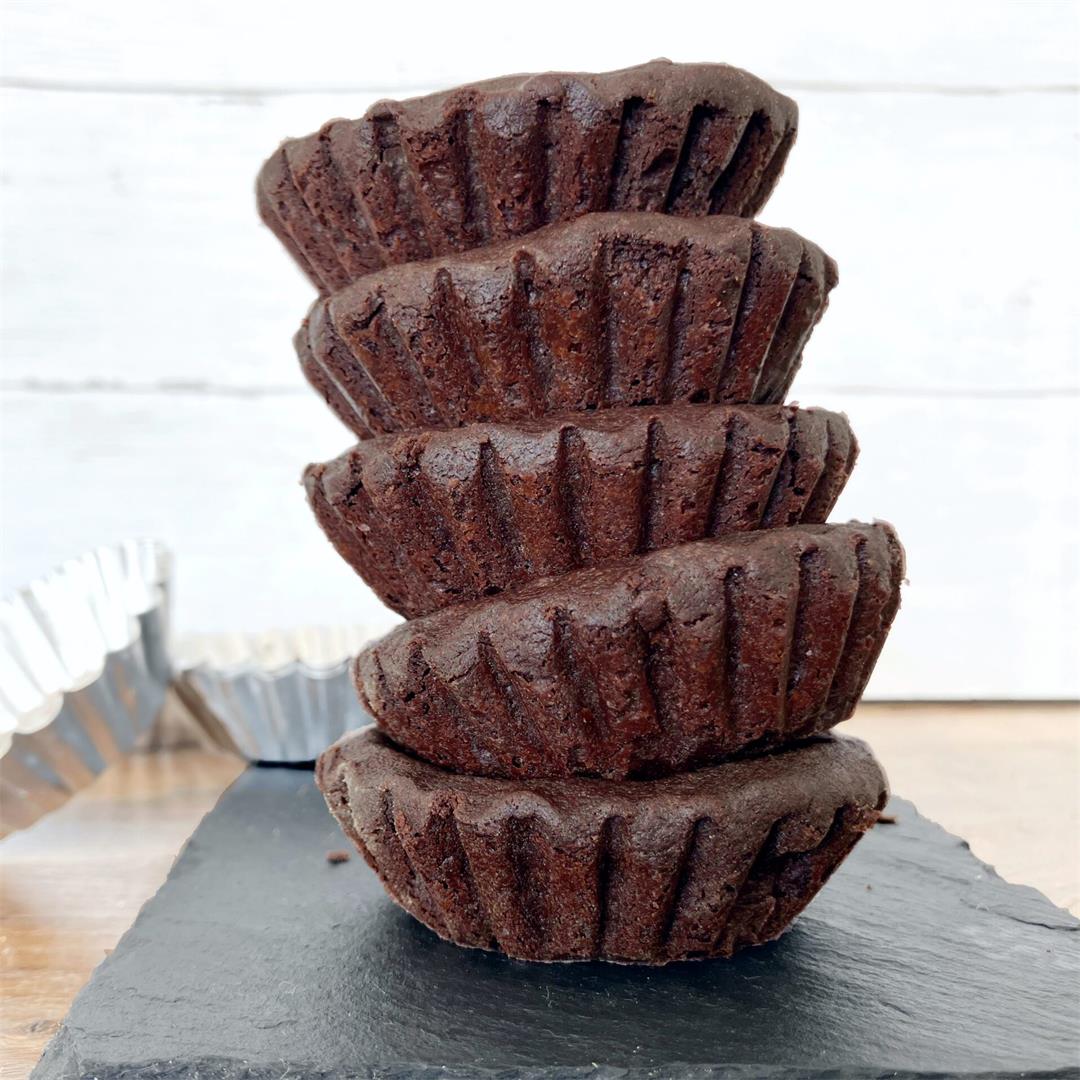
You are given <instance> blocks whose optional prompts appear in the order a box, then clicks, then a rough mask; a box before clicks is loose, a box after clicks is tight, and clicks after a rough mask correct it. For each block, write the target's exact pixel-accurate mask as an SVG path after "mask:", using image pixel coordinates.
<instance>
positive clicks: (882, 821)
mask: <svg viewBox="0 0 1080 1080" xmlns="http://www.w3.org/2000/svg"><path fill="white" fill-rule="evenodd" d="M877 823H878V824H879V825H895V824H896V815H895V814H878V819H877Z"/></svg>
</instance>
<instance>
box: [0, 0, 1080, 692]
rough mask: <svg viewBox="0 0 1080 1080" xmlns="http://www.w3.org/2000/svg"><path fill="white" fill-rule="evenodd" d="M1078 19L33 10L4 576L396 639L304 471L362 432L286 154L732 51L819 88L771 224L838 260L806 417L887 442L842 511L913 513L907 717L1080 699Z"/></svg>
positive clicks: (9, 179)
mask: <svg viewBox="0 0 1080 1080" xmlns="http://www.w3.org/2000/svg"><path fill="white" fill-rule="evenodd" d="M1078 20H1080V11H1078V7H1077V5H1076V4H1075V3H1073V2H1071V0H1027V2H1025V0H1016V2H1001V0H998V2H995V3H988V2H979V3H961V2H953V3H940V2H936V3H925V2H916V3H912V2H907V3H905V4H903V5H879V4H872V3H865V2H859V3H854V2H852V3H848V2H843V3H838V2H833V3H828V2H823V3H818V4H805V3H796V2H791V3H762V2H760V0H759V2H757V3H752V4H746V3H731V4H726V3H716V2H713V3H709V4H707V5H705V4H701V5H698V4H693V3H691V4H681V5H666V6H665V5H658V4H656V3H655V2H654V3H651V4H626V3H624V4H620V5H586V4H583V3H580V2H578V3H563V2H550V0H549V2H541V3H538V4H534V5H528V4H506V3H500V4H488V3H457V4H450V3H439V4H431V3H415V2H414V3H403V4H399V5H375V4H363V3H361V2H358V0H339V2H330V0H309V2H308V3H306V4H303V5H296V4H295V3H290V4H284V3H273V2H269V0H267V2H264V3H260V4H255V3H252V2H239V3H227V2H215V0H188V2H187V3H185V4H175V3H164V2H159V0H153V2H139V0H98V2H96V3H94V4H87V3H79V2H77V0H33V2H26V3H16V2H10V0H9V2H7V3H5V5H4V15H3V26H2V34H3V71H2V88H0V92H2V98H0V101H2V128H0V131H2V144H0V153H2V156H3V177H2V179H3V185H2V187H0V200H2V203H0V205H2V233H0V235H2V242H3V272H4V279H3V293H2V296H3V339H2V341H3V386H2V393H3V396H2V405H3V412H2V419H3V442H2V453H0V456H2V480H3V488H2V495H3V502H2V515H3V516H2V525H3V585H4V588H5V590H6V589H7V588H10V587H12V586H15V585H17V584H19V583H20V582H22V581H24V580H26V579H28V578H29V577H31V576H33V575H35V574H38V573H41V572H43V571H45V570H47V569H48V568H49V567H50V566H51V565H52V564H54V563H56V562H58V561H59V560H61V559H63V558H65V557H68V556H70V555H73V554H75V553H77V552H79V551H80V550H82V549H84V548H87V547H90V546H93V545H95V544H98V543H102V542H106V541H110V540H113V539H117V538H120V537H122V536H125V535H129V534H149V535H153V536H157V537H160V538H161V539H163V540H165V541H166V542H167V543H168V544H169V545H170V546H171V547H172V548H173V549H174V551H175V552H176V554H177V561H178V570H177V575H178V580H177V604H176V617H177V623H178V627H179V629H181V630H186V631H213V630H244V629H251V630H261V629H266V628H268V627H271V626H295V625H297V624H314V623H362V624H365V625H367V626H370V628H371V629H372V630H373V631H377V630H381V629H383V628H385V627H387V626H389V625H390V624H391V623H392V622H393V621H395V618H396V617H394V616H392V615H391V614H390V613H389V612H386V611H385V609H382V608H381V607H380V605H379V604H378V603H377V601H376V600H375V599H374V597H373V596H372V595H371V593H370V592H369V591H368V590H367V589H366V588H365V587H364V586H363V585H362V584H361V583H360V582H359V581H358V580H356V579H355V578H354V577H353V576H352V574H351V572H350V571H349V570H348V569H347V568H346V567H345V566H344V565H343V564H342V563H340V561H339V560H338V559H337V557H336V556H335V555H334V554H333V552H332V551H331V549H330V548H329V547H328V546H327V544H326V543H325V541H324V540H323V539H322V536H321V534H320V533H319V532H318V530H317V529H316V527H315V526H314V524H313V523H312V521H311V520H310V519H309V516H308V512H307V509H306V506H305V504H304V500H303V497H302V493H301V491H300V488H299V485H298V483H297V478H298V475H299V472H300V468H301V466H302V465H303V464H304V463H305V462H307V461H308V460H315V459H319V458H320V457H324V456H328V455H331V454H333V453H336V452H337V451H339V450H340V449H343V448H344V446H345V445H346V444H347V442H348V438H347V435H346V433H345V431H344V429H342V428H341V427H340V426H339V425H338V424H337V423H336V421H334V420H333V419H332V418H331V416H330V414H329V413H328V412H326V410H325V409H324V408H323V406H322V405H321V403H320V402H319V401H318V400H316V398H315V397H314V396H313V395H312V394H311V393H310V392H308V390H307V389H306V386H305V385H304V384H303V383H302V380H301V378H300V375H299V372H298V370H297V367H296V364H295V362H294V359H293V355H292V352H291V347H290V343H289V340H290V337H291V334H292V332H293V330H294V329H295V326H296V325H297V323H298V321H299V319H300V317H301V316H302V314H303V312H304V310H305V308H306V306H307V304H308V303H309V301H310V300H311V298H312V294H311V290H310V287H309V286H308V285H307V284H306V282H305V281H304V280H303V279H302V278H301V277H300V275H299V274H298V273H297V272H296V271H295V270H293V268H292V266H291V264H290V262H289V260H288V259H287V258H286V256H285V255H284V254H283V252H281V251H280V250H279V249H278V246H277V243H276V241H275V240H274V239H273V238H272V237H271V236H270V234H269V233H268V232H267V231H266V230H264V229H262V228H261V227H260V226H259V224H258V221H257V218H256V215H255V211H254V206H253V199H252V192H251V189H252V181H253V178H254V175H255V172H256V170H257V168H258V166H259V164H260V162H261V161H262V159H263V157H264V156H265V155H266V154H267V153H269V151H270V150H271V149H272V148H273V147H274V146H275V144H276V143H277V142H278V140H279V139H281V138H282V137H284V136H286V135H299V134H304V133H306V132H307V131H309V130H312V129H314V128H316V127H317V126H318V125H319V124H320V123H321V122H322V121H323V120H325V119H327V118H328V117H330V116H333V115H350V116H351V115H357V114H359V113H361V112H362V111H363V110H364V109H365V108H366V107H367V105H368V104H370V103H371V102H372V101H373V100H375V99H376V98H377V97H381V96H402V95H403V94H408V93H413V92H421V91H424V90H427V89H432V88H435V87H438V86H443V85H447V84H452V83H454V82H458V81H462V80H467V79H473V78H479V77H483V76H488V75H493V74H497V73H500V72H503V71H507V70H541V69H547V68H564V69H565V68H570V69H574V68H585V69H592V70H602V69H606V68H611V67H617V66H623V65H625V64H630V63H636V62H640V61H642V60H645V59H648V58H650V57H652V56H656V55H668V56H671V57H672V58H673V59H681V60H686V59H703V58H707V59H720V60H726V61H728V62H731V63H735V64H738V65H741V66H744V67H748V68H750V69H751V70H753V71H755V72H757V73H758V74H761V75H762V76H764V77H766V78H767V79H769V80H770V81H772V82H774V83H775V84H776V85H778V86H779V87H780V88H781V89H784V90H786V91H787V92H789V93H792V94H793V95H794V96H796V97H797V98H798V100H799V104H800V107H801V111H802V121H801V130H800V134H799V140H798V143H797V145H796V147H795V150H794V153H793V155H792V158H791V161H790V164H789V166H788V169H787V171H786V173H785V175H784V177H783V180H782V182H781V184H780V186H779V188H778V191H777V193H776V195H775V197H774V198H773V200H772V201H771V203H770V204H769V206H768V207H767V209H766V212H765V214H764V215H763V216H764V219H765V220H766V221H768V222H770V223H772V224H780V225H790V226H792V227H794V228H796V229H798V230H799V231H800V232H803V233H804V234H806V235H807V236H809V237H810V238H812V239H814V240H816V241H818V242H820V243H821V244H822V245H823V246H824V247H825V248H826V250H828V251H829V252H830V253H831V254H833V255H834V256H835V257H836V259H837V260H838V262H839V264H840V268H841V285H840V287H839V288H838V290H837V291H836V292H835V293H834V300H833V304H832V306H831V308H830V311H829V313H828V315H827V317H826V319H825V322H824V323H823V324H822V326H821V327H820V328H819V329H818V331H817V334H816V335H815V337H814V340H813V342H812V343H811V346H810V348H809V349H808V351H807V357H806V364H805V366H804V369H803V373H802V375H801V376H800V378H799V380H798V381H797V383H796V386H795V397H796V398H797V400H799V401H801V402H803V403H804V404H820V405H824V406H828V407H830V408H840V409H844V410H845V411H847V412H848V414H849V415H850V416H851V418H852V421H853V424H854V426H855V429H856V431H857V433H858V435H859V437H860V440H861V442H862V446H863V454H862V459H861V461H860V464H859V467H858V469H857V471H856V474H855V477H854V478H853V480H852V482H851V484H850V486H849V488H848V491H847V492H846V493H845V495H844V497H843V501H842V503H841V505H840V506H839V507H838V510H837V515H836V516H838V517H840V518H846V517H863V518H868V517H869V518H872V517H884V518H887V519H890V520H892V521H893V522H895V523H896V524H897V526H898V527H899V529H900V531H901V534H902V536H903V538H904V540H905V543H906V545H907V548H908V553H909V564H910V570H909V573H910V579H911V584H910V587H909V588H908V590H907V592H906V595H905V603H904V608H903V610H902V612H901V616H900V618H899V620H898V623H897V626H896V631H895V633H894V635H893V637H892V639H891V641H890V643H889V647H888V649H887V650H886V653H885V656H884V657H883V659H882V662H881V664H880V666H879V669H878V672H877V674H876V676H875V678H874V681H873V684H872V686H871V691H870V695H871V696H873V697H879V698H971V697H974V698H979V697H986V698H1004V697H1067V696H1076V695H1078V694H1080V672H1078V669H1080V663H1078V658H1080V635H1078V622H1080V616H1078V614H1077V613H1078V612H1080V584H1078V577H1080V551H1078V535H1080V522H1078V513H1080V509H1078V508H1080V491H1078V487H1077V479H1076V478H1077V473H1078V471H1080V469H1078V467H1080V442H1078V435H1077V423H1076V420H1075V415H1076V410H1077V406H1078V401H1077V398H1078V396H1080V372H1078V346H1077V321H1076V296H1077V295H1078V293H1077V287H1078V284H1080V282H1078V278H1077V273H1076V264H1077V259H1078V257H1080V256H1078V252H1080V227H1078V210H1077V192H1078V190H1080V161H1078V153H1080V144H1078V102H1080V96H1078V87H1077V84H1078V83H1080V74H1078V71H1077V56H1078V50H1080V29H1078Z"/></svg>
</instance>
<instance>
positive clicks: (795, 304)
mask: <svg viewBox="0 0 1080 1080" xmlns="http://www.w3.org/2000/svg"><path fill="white" fill-rule="evenodd" d="M836 280H837V274H836V266H835V264H834V263H833V261H832V260H831V259H830V258H829V257H828V256H827V255H825V253H824V252H823V251H822V250H821V249H820V248H818V247H817V246H816V245H814V244H812V243H810V242H809V241H807V240H804V239H802V237H800V236H798V235H797V234H796V233H793V232H791V231H789V230H787V229H773V228H769V227H768V226H765V225H760V224H758V223H757V222H752V221H746V220H744V219H742V218H731V217H717V218H707V219H700V220H681V219H677V218H671V217H665V216H664V215H662V214H590V215H588V216H587V217H584V218H581V219H579V220H578V221H574V222H570V223H566V224H561V225H555V226H551V227H549V228H546V229H543V230H541V231H540V232H538V233H535V234H532V235H530V236H528V237H526V238H525V239H523V240H511V241H509V242H508V243H504V244H499V245H497V246H495V247H492V248H485V249H484V250H482V251H476V252H471V253H469V254H466V255H458V256H454V257H451V258H446V259H440V260H435V261H430V262H423V263H415V264H410V265H408V266H402V267H394V268H391V269H389V270H384V271H381V272H379V273H377V274H372V275H369V276H368V277H365V278H363V279H362V280H360V281H358V282H357V283H356V284H355V285H352V286H350V287H349V288H347V289H343V290H342V291H341V292H338V293H335V294H334V295H333V296H331V297H324V298H322V299H321V300H319V301H317V302H316V303H315V305H314V306H313V307H312V309H311V311H310V312H309V314H308V317H307V319H306V321H305V322H304V325H303V326H302V327H301V329H300V331H299V333H298V334H297V336H296V339H295V344H296V348H297V353H298V355H299V357H300V361H301V366H302V367H303V370H304V372H305V374H306V376H307V378H308V380H309V381H310V382H311V384H312V385H313V386H314V387H315V388H316V389H317V390H318V391H319V393H320V394H321V395H322V396H323V397H324V399H325V400H326V401H327V403H328V404H329V405H330V407H331V408H332V409H333V410H334V411H335V412H336V413H337V415H338V416H339V417H340V418H341V420H342V421H344V423H345V424H347V425H348V426H349V427H350V428H351V429H352V430H353V431H355V432H356V434H357V435H358V436H359V437H360V438H367V437H369V436H371V435H373V434H380V433H385V432H393V431H400V430H411V429H414V428H424V427H452V426H456V425H460V424H467V423H474V422H477V421H507V420H515V419H521V418H526V417H535V416H540V415H543V414H546V413H553V412H560V411H568V410H592V409H599V408H604V407H610V406H620V405H655V404H664V403H668V402H680V401H688V402H694V403H699V402H723V403H729V404H743V403H746V402H750V403H755V404H757V403H760V404H775V403H778V402H780V401H782V400H783V399H784V397H785V395H786V394H787V390H788V388H789V386H790V385H791V381H792V379H793V378H794V376H795V372H796V371H797V369H798V367H799V364H800V362H801V359H802V351H803V346H804V345H805V343H806V341H807V339H808V338H809V336H810V333H811V331H812V330H813V328H814V326H815V324H816V323H817V321H818V320H819V319H820V318H821V315H822V313H823V312H824V310H825V307H826V304H827V302H828V294H829V290H830V289H832V287H833V286H834V285H835V284H836Z"/></svg>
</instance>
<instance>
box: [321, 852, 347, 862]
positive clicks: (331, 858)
mask: <svg viewBox="0 0 1080 1080" xmlns="http://www.w3.org/2000/svg"><path fill="white" fill-rule="evenodd" d="M326 861H327V862H328V863H333V864H334V865H337V864H338V863H343V862H348V861H349V853H348V852H347V851H328V852H327V853H326Z"/></svg>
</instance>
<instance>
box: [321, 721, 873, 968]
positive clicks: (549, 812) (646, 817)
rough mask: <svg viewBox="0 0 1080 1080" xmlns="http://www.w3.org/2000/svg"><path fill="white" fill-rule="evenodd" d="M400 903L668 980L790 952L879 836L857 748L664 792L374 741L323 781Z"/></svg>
mask: <svg viewBox="0 0 1080 1080" xmlns="http://www.w3.org/2000/svg"><path fill="white" fill-rule="evenodd" d="M316 776H317V780H318V784H319V787H320V788H321V789H322V792H323V794H324V795H325V796H326V801H327V803H328V805H329V806H330V809H331V811H332V812H333V814H334V816H335V817H336V818H337V819H338V821H339V822H340V823H341V825H342V827H343V829H344V830H345V832H346V833H347V834H348V836H349V837H350V839H351V840H352V841H353V843H354V844H355V845H356V846H357V848H358V849H359V851H360V852H361V854H362V855H363V857H364V858H365V859H366V860H367V862H368V863H369V865H370V866H371V867H372V868H373V869H374V870H375V871H376V873H378V875H379V877H380V878H381V879H382V882H383V884H384V886H385V887H386V890H387V892H388V893H389V894H390V896H391V897H392V898H393V899H394V900H395V901H396V902H397V903H398V904H400V905H401V906H402V907H403V908H404V909H405V910H406V911H408V912H409V913H410V914H411V915H413V916H414V917H415V918H417V919H419V920H420V921H421V922H423V923H424V924H425V925H427V926H429V927H430V928H431V929H432V930H434V931H435V932H436V933H437V934H439V935H440V936H441V937H443V938H446V939H448V940H450V941H453V942H455V943H457V944H459V945H465V946H472V947H474V948H481V949H499V950H501V951H502V952H504V953H506V954H508V955H509V956H512V957H517V958H519V959H523V960H549V961H551V960H590V959H602V960H613V961H618V962H623V963H639V964H664V963H668V962H669V961H672V960H686V959H693V958H703V957H718V956H730V955H731V954H732V953H733V952H735V951H736V950H738V949H740V948H743V947H744V946H748V945H756V944H760V943H762V942H765V941H770V940H772V939H773V938H776V937H778V936H779V935H780V934H782V933H783V932H784V930H785V929H787V927H788V926H789V925H790V924H791V921H792V920H793V919H794V918H795V916H796V915H798V913H799V912H800V911H801V910H802V909H803V908H804V907H805V906H806V904H807V903H808V902H809V901H810V900H811V899H812V897H813V896H814V894H815V893H816V892H817V891H818V890H819V889H820V888H821V886H822V884H824V882H825V880H826V879H827V878H828V877H829V875H830V874H831V873H832V872H833V870H835V869H836V867H837V866H838V865H839V863H840V862H841V861H842V860H843V858H844V857H845V856H846V855H847V853H848V852H849V851H850V850H851V848H852V847H853V846H854V844H855V843H856V842H857V841H858V839H859V838H860V836H861V835H862V834H863V833H864V832H865V831H866V830H867V829H868V828H870V826H872V825H873V823H874V822H875V821H876V820H877V816H878V812H879V811H880V809H881V808H882V807H883V806H884V804H885V800H886V796H887V787H886V781H885V777H884V775H883V773H882V771H881V768H880V766H879V765H878V764H877V762H876V761H875V760H874V758H873V756H872V755H871V753H870V751H869V749H868V748H867V747H866V745H865V744H864V743H862V742H859V741H858V740H856V739H840V738H833V737H825V738H821V739H818V740H814V741H811V742H809V743H805V744H802V745H798V746H793V747H788V748H786V749H784V750H781V751H778V752H776V753H774V754H769V755H766V756H763V757H760V758H752V759H747V760H744V761H737V762H730V763H728V764H725V765H719V766H715V767H712V768H707V769H701V770H698V771H696V772H691V773H684V774H681V775H679V776H674V777H668V778H665V779H662V780H652V781H622V782H612V781H604V780H537V781H532V782H530V783H529V784H527V785H523V784H521V783H520V782H517V781H510V780H491V779H485V778H481V777H470V776H457V775H454V774H451V773H447V772H444V771H442V770H440V769H437V768H435V767H433V766H431V765H428V764H426V763H424V762H421V761H417V760H416V759H415V758H413V757H410V756H409V755H407V754H405V753H403V752H402V751H400V750H399V749H397V748H396V747H394V746H393V744H392V743H391V742H390V741H389V740H387V739H386V738H385V737H384V736H382V735H381V734H379V733H378V732H376V731H374V730H372V729H370V728H369V729H365V730H364V731H361V732H358V733H355V734H353V735H349V736H346V737H345V738H344V739H342V740H341V741H340V742H338V743H336V744H335V745H334V746H332V747H331V748H330V749H329V750H327V751H326V752H325V753H324V754H323V756H322V758H321V759H320V760H319V764H318V769H317V774H316Z"/></svg>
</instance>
